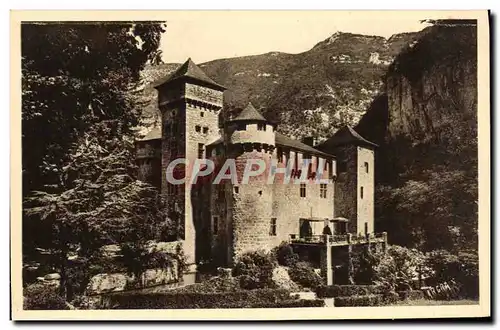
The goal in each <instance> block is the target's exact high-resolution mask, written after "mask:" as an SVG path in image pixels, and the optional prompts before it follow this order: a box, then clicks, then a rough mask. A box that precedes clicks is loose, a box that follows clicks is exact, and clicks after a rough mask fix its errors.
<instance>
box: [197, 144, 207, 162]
mask: <svg viewBox="0 0 500 330" xmlns="http://www.w3.org/2000/svg"><path fill="white" fill-rule="evenodd" d="M204 146H205V145H204V144H203V143H198V158H199V159H203V147H204Z"/></svg>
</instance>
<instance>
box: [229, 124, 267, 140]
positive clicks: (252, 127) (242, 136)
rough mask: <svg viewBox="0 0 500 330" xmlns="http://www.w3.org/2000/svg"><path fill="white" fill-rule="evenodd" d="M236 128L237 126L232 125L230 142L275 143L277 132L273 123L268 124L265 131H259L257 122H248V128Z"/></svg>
mask: <svg viewBox="0 0 500 330" xmlns="http://www.w3.org/2000/svg"><path fill="white" fill-rule="evenodd" d="M234 129H235V127H232V133H231V136H230V141H229V142H230V143H233V144H238V143H262V144H269V145H274V139H275V134H274V128H273V126H272V125H269V124H267V125H266V130H265V131H259V130H258V129H257V123H248V124H246V129H245V130H242V131H238V130H234Z"/></svg>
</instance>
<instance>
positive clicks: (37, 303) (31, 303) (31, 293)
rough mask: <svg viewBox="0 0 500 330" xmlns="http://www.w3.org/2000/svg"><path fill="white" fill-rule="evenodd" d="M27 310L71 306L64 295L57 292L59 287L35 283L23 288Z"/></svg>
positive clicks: (66, 307) (56, 308)
mask: <svg viewBox="0 0 500 330" xmlns="http://www.w3.org/2000/svg"><path fill="white" fill-rule="evenodd" d="M23 291H24V292H23V295H24V302H23V309H25V310H66V309H69V307H68V306H67V305H66V302H65V300H64V298H63V297H61V296H60V295H59V294H58V293H57V288H55V287H49V286H46V285H40V284H33V285H30V286H28V287H26V288H24V290H23Z"/></svg>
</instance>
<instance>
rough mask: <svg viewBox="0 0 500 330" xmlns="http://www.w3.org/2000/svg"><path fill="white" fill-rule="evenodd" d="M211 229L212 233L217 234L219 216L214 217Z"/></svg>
mask: <svg viewBox="0 0 500 330" xmlns="http://www.w3.org/2000/svg"><path fill="white" fill-rule="evenodd" d="M213 229H214V234H217V233H218V232H219V217H214V224H213Z"/></svg>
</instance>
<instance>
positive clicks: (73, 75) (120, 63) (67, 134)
mask: <svg viewBox="0 0 500 330" xmlns="http://www.w3.org/2000/svg"><path fill="white" fill-rule="evenodd" d="M162 32H164V26H163V24H162V23H161V22H140V23H134V22H120V23H86V24H81V23H74V24H73V23H71V24H24V25H23V26H22V30H21V33H22V87H23V95H22V116H23V127H22V133H23V136H22V143H23V198H24V211H25V212H24V217H23V229H24V230H23V243H24V249H25V253H29V251H30V249H32V248H34V247H35V246H40V245H42V246H44V247H46V248H49V249H50V250H51V251H52V253H51V254H52V256H53V257H54V263H55V268H56V269H57V271H59V272H60V273H61V291H62V293H64V291H65V289H66V284H67V283H66V282H67V273H68V267H70V265H69V263H68V257H69V256H70V254H72V255H74V254H77V255H78V256H80V257H84V258H86V259H88V260H91V257H92V254H93V253H94V252H96V250H97V247H98V246H100V245H102V244H104V243H116V242H120V241H123V240H137V238H138V237H141V238H149V239H153V238H156V236H157V233H159V232H161V231H162V230H161V229H162V226H166V224H165V218H166V217H165V216H164V215H163V213H162V209H163V208H162V206H161V203H160V198H159V196H158V192H157V191H156V189H155V188H153V187H152V186H149V185H147V184H145V183H142V182H140V181H138V180H137V179H136V172H137V169H136V166H135V164H134V149H133V138H134V131H135V128H136V127H137V125H138V124H139V122H140V107H141V106H142V102H141V100H140V99H139V98H138V97H137V92H138V91H139V90H140V88H141V85H142V81H141V79H140V72H141V70H142V69H143V68H144V66H145V64H146V63H148V62H151V61H158V56H159V52H158V47H159V42H160V35H161V33H162ZM39 237H42V239H39Z"/></svg>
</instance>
